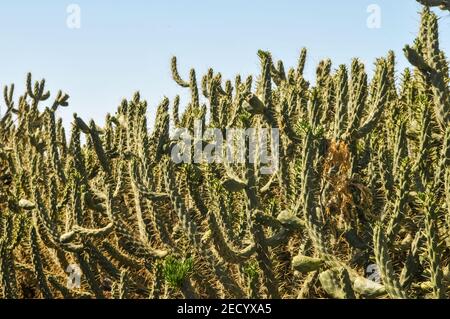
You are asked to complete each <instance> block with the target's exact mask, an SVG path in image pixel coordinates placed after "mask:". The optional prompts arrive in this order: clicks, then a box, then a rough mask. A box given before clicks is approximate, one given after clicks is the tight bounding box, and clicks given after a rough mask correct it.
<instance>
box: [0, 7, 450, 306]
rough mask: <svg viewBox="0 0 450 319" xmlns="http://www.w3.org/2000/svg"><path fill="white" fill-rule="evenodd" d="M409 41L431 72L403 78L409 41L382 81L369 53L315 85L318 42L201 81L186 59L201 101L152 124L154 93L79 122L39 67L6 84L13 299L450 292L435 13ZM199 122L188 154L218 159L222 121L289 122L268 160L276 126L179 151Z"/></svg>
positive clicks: (164, 107)
mask: <svg viewBox="0 0 450 319" xmlns="http://www.w3.org/2000/svg"><path fill="white" fill-rule="evenodd" d="M419 2H421V3H423V4H425V5H427V6H440V7H441V8H442V9H449V3H448V1H444V0H439V1H427V0H420V1H419ZM404 51H405V54H406V57H407V58H408V60H409V62H410V63H411V65H412V67H413V68H412V69H409V68H408V69H406V70H405V71H404V72H403V75H402V80H401V81H400V83H396V81H395V55H394V53H393V52H389V53H388V54H387V56H386V57H384V58H380V59H377V61H376V62H375V74H374V76H373V77H372V78H369V77H368V75H367V73H366V71H365V69H366V66H365V65H364V64H363V63H362V62H361V61H360V60H358V59H354V60H352V62H351V64H350V66H345V65H341V66H338V67H337V69H336V70H333V67H332V62H331V61H330V60H324V61H322V62H320V63H319V65H318V67H317V72H316V80H315V81H311V82H309V81H307V80H306V79H305V77H304V68H305V63H306V60H307V50H306V49H302V51H301V52H300V56H299V60H298V64H297V65H296V66H295V67H293V68H289V69H288V68H286V66H285V65H284V64H283V62H281V61H276V60H274V57H273V56H272V54H271V53H270V52H266V51H259V52H258V57H259V61H260V64H261V73H260V74H259V75H258V76H256V77H253V76H250V77H248V78H246V79H244V78H243V77H241V76H240V75H238V76H236V78H235V79H234V80H233V81H231V80H223V79H222V75H221V74H220V73H217V72H215V71H214V70H213V69H209V70H208V71H207V73H206V74H205V75H203V76H202V77H199V78H198V79H197V73H196V71H195V70H194V69H192V70H190V72H189V77H187V76H186V75H185V74H182V72H180V71H179V70H178V65H177V63H178V62H177V59H176V58H175V57H174V58H173V59H172V64H171V69H172V76H173V79H174V81H175V82H176V83H177V84H178V85H179V86H180V87H181V88H182V89H183V90H187V91H188V92H190V99H189V101H188V102H187V104H186V105H185V107H184V108H183V107H182V106H183V104H182V103H183V101H182V99H181V98H180V96H176V97H175V98H174V99H173V101H171V100H169V98H164V99H163V101H162V102H161V103H160V104H159V105H158V107H157V112H156V119H155V123H154V125H151V126H152V127H153V129H152V131H149V129H148V126H150V125H149V123H148V122H147V117H146V112H147V106H148V105H147V102H146V101H145V100H143V99H142V98H141V96H140V94H139V93H136V94H135V95H134V96H133V97H132V98H131V99H130V100H124V101H123V102H122V103H121V104H120V106H119V107H118V108H117V111H116V113H115V114H108V115H107V116H106V121H105V125H104V126H103V127H99V126H98V125H97V124H96V123H95V122H94V121H93V120H91V121H87V120H84V119H82V118H81V117H79V116H78V115H77V114H74V115H73V121H72V126H71V128H70V134H68V135H66V130H65V127H64V126H63V124H62V121H61V119H60V118H58V112H59V111H60V108H66V107H68V106H69V95H67V94H65V93H63V92H58V93H57V94H56V96H55V97H54V99H53V100H52V99H51V98H52V96H51V94H50V92H48V91H47V90H46V87H45V80H41V81H37V82H33V78H32V76H31V74H28V75H27V77H26V92H25V93H24V94H23V95H22V96H20V97H19V98H18V99H17V100H15V99H14V93H15V92H14V91H15V87H14V85H9V86H6V87H5V90H4V102H5V104H6V111H5V113H4V114H2V115H1V116H0V288H1V289H0V297H1V298H148V297H150V298H157V299H159V298H218V297H220V298H323V297H329V298H388V297H390V298H430V297H431V298H448V297H450V295H449V293H450V292H449V289H448V288H449V285H450V280H449V276H448V270H446V268H445V267H446V266H447V267H448V263H449V262H450V260H449V258H448V256H449V252H450V241H449V240H448V237H449V235H450V169H449V163H450V129H449V121H450V115H449V114H450V113H449V108H450V90H449V78H450V74H449V64H448V62H447V61H446V57H445V53H444V52H443V51H442V50H441V48H440V47H439V32H438V21H437V17H436V15H435V14H434V13H433V12H432V11H431V10H430V9H429V8H424V10H423V12H422V22H421V28H420V31H419V35H418V37H417V39H416V41H415V43H414V45H411V46H406V47H405V50H404ZM200 79H201V81H198V80H200ZM312 83H314V85H313V84H312ZM181 96H183V95H181ZM44 104H45V105H49V107H45V105H44ZM198 123H201V125H202V128H201V129H199V133H200V135H201V136H200V138H199V139H198V140H195V141H194V143H193V144H191V145H189V144H186V145H185V148H184V149H183V151H184V152H186V154H187V157H186V158H191V159H201V156H200V157H199V155H198V154H196V147H197V146H201V147H202V148H203V147H204V146H206V145H207V143H208V142H210V140H211V134H209V136H208V131H211V130H210V129H211V128H218V129H219V130H220V131H221V132H226V129H227V128H240V129H250V128H253V129H255V130H257V131H258V132H261V131H262V130H264V129H267V128H276V129H278V130H279V131H278V132H279V145H278V149H279V156H278V162H277V163H276V165H275V168H276V169H275V170H272V171H268V173H269V174H263V171H262V167H263V166H264V165H265V164H267V163H263V161H262V158H261V154H262V150H263V146H264V143H266V144H267V143H274V141H275V140H274V137H273V136H270V137H268V138H267V139H265V140H263V139H259V140H252V136H251V135H248V136H246V138H245V139H244V141H243V144H242V145H241V147H242V149H245V150H248V149H250V148H251V147H253V146H254V147H255V149H254V151H255V152H254V153H253V154H250V152H245V154H244V161H243V162H238V163H235V162H233V163H229V162H227V161H218V162H213V163H205V162H201V161H192V162H184V161H181V163H178V162H175V161H172V158H171V156H172V155H173V152H174V150H175V147H176V146H177V145H178V142H179V139H178V138H177V136H176V134H174V131H175V130H177V129H185V132H189V133H191V134H193V133H194V128H196V127H197V124H198ZM177 132H178V131H177ZM227 139H228V140H227ZM232 140H233V138H232V137H228V136H226V137H225V141H226V142H233V141H232ZM81 141H85V142H83V143H82V142H81ZM252 143H253V144H252ZM208 147H210V145H208ZM210 150H212V148H210ZM215 150H216V151H217V154H215V155H216V156H217V158H223V155H224V154H222V153H225V150H221V151H218V149H217V148H216V149H215ZM221 152H222V153H221ZM255 154H256V156H254V155H255ZM252 156H253V157H252ZM70 265H71V266H73V265H77V266H78V268H79V270H80V272H79V273H78V274H76V275H77V276H79V279H80V280H79V282H78V284H79V285H78V286H73V285H66V282H67V278H68V274H67V273H66V271H67V269H69V268H70V267H69V268H68V266H70ZM368 265H372V266H374V265H376V268H377V273H376V274H377V275H379V276H378V277H379V278H378V279H380V281H379V282H374V281H372V278H370V277H368V276H367V274H366V269H367V266H368ZM447 269H448V268H447ZM72 275H75V274H72Z"/></svg>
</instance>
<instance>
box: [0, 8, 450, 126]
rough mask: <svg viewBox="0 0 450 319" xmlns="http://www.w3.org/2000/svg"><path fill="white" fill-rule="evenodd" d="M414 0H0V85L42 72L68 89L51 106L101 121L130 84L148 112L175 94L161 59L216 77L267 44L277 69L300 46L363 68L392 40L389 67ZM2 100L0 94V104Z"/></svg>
mask: <svg viewBox="0 0 450 319" xmlns="http://www.w3.org/2000/svg"><path fill="white" fill-rule="evenodd" d="M71 3H75V4H77V5H78V6H79V7H80V9H81V15H80V17H81V20H80V21H81V28H80V29H70V28H68V27H67V23H66V20H67V18H68V13H67V12H66V10H67V7H68V6H69V5H70V4H71ZM371 4H376V5H378V6H379V8H380V9H381V28H379V29H370V28H368V27H367V19H368V17H369V15H370V13H368V12H367V8H368V6H369V5H371ZM419 11H420V5H418V4H417V3H416V1H415V0H345V1H336V0H321V1H311V0H307V1H306V0H277V1H262V0H258V1H256V0H247V1H242V0H228V1H212V0H208V1H206V0H195V1H183V0H168V1H149V0H127V1H125V0H114V1H109V0H108V1H107V0H72V1H61V0H58V1H56V0H40V1H35V0H33V1H32V0H14V1H11V0H10V1H7V0H2V1H1V3H0V41H1V45H0V85H1V86H2V87H3V86H4V85H6V84H9V83H12V82H13V83H15V84H16V86H17V89H18V91H17V92H16V98H17V97H18V95H19V93H21V91H22V90H23V83H24V81H25V76H26V73H27V72H29V71H31V72H32V73H33V75H34V78H35V79H40V78H45V79H46V80H47V83H48V88H49V89H50V90H51V91H52V93H53V95H54V94H56V92H57V90H58V89H62V90H63V91H65V92H67V93H68V94H70V96H71V98H70V105H69V107H68V108H66V109H64V110H63V111H59V115H60V116H62V117H63V118H64V119H65V122H66V123H67V122H68V121H70V120H71V117H72V114H73V113H74V112H77V113H78V114H79V115H80V116H82V117H83V118H85V119H89V118H94V119H95V120H96V121H98V122H100V123H102V122H103V119H104V116H105V114H106V113H107V112H111V113H114V112H115V110H116V107H117V105H118V104H119V103H120V101H121V100H122V98H125V97H127V98H131V96H132V94H133V92H134V91H136V90H139V91H140V92H141V95H142V97H143V98H145V99H147V100H148V101H149V113H153V112H154V108H155V107H156V106H157V105H158V103H159V102H160V100H161V98H162V97H163V96H167V97H169V98H170V99H173V97H174V96H175V95H176V94H179V93H185V92H186V91H185V89H182V88H179V87H178V86H177V85H176V84H174V82H173V81H172V79H171V75H170V58H171V57H172V55H177V57H178V61H179V66H180V73H181V74H182V76H183V77H185V78H187V77H188V72H189V69H190V68H191V67H194V68H196V69H197V74H198V76H199V81H200V75H201V74H202V73H204V72H205V71H206V70H207V68H208V67H213V68H214V70H216V71H220V72H222V74H223V77H224V78H225V79H226V78H232V79H233V78H234V76H235V75H236V74H238V73H240V74H242V75H243V76H247V75H249V74H257V73H258V72H259V65H258V63H259V62H258V57H257V55H256V52H257V50H258V49H264V50H269V51H271V52H272V54H273V56H274V58H275V59H281V60H283V61H284V64H285V66H286V68H288V67H289V66H294V65H296V60H297V58H298V55H299V52H300V49H301V48H302V47H304V46H305V47H307V48H308V49H309V58H308V62H307V69H306V70H307V75H308V78H309V79H310V80H313V76H314V71H315V68H316V65H317V63H318V62H319V61H320V60H321V59H323V58H327V57H329V58H331V59H332V60H333V62H334V64H333V66H334V67H337V66H338V65H339V64H342V63H346V64H348V63H350V61H351V59H352V58H353V57H359V58H361V59H362V60H363V61H364V62H366V63H367V69H368V70H372V69H373V62H374V61H375V58H377V57H380V56H384V55H386V53H387V51H388V50H389V49H393V50H394V51H395V52H396V53H397V56H398V58H399V59H398V70H399V72H398V73H400V70H401V69H403V68H404V67H406V66H407V62H406V61H405V59H404V57H403V55H402V48H403V46H404V45H405V44H410V43H412V41H413V39H414V38H415V36H416V33H417V30H418V24H419V15H418V14H417V13H418V12H419ZM436 12H438V15H439V16H440V17H441V19H440V27H441V45H442V48H443V49H444V50H445V51H446V52H447V53H448V54H450V17H449V14H448V13H444V12H442V11H439V10H438V11H436ZM0 105H1V106H3V109H4V103H0Z"/></svg>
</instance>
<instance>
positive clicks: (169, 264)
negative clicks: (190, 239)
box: [163, 256, 194, 288]
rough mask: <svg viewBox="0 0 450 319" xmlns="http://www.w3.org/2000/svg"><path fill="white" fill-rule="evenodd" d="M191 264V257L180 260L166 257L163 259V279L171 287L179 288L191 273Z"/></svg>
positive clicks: (192, 263) (192, 264)
mask: <svg viewBox="0 0 450 319" xmlns="http://www.w3.org/2000/svg"><path fill="white" fill-rule="evenodd" d="M193 266H194V262H193V259H192V258H187V259H183V260H180V259H176V258H175V257H172V256H170V257H167V258H166V259H165V260H164V268H163V274H164V279H165V281H166V282H167V283H168V284H169V285H170V286H171V287H173V288H180V287H181V286H182V285H183V283H184V281H185V280H186V278H187V277H188V276H189V275H190V274H191V272H192V269H193Z"/></svg>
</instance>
